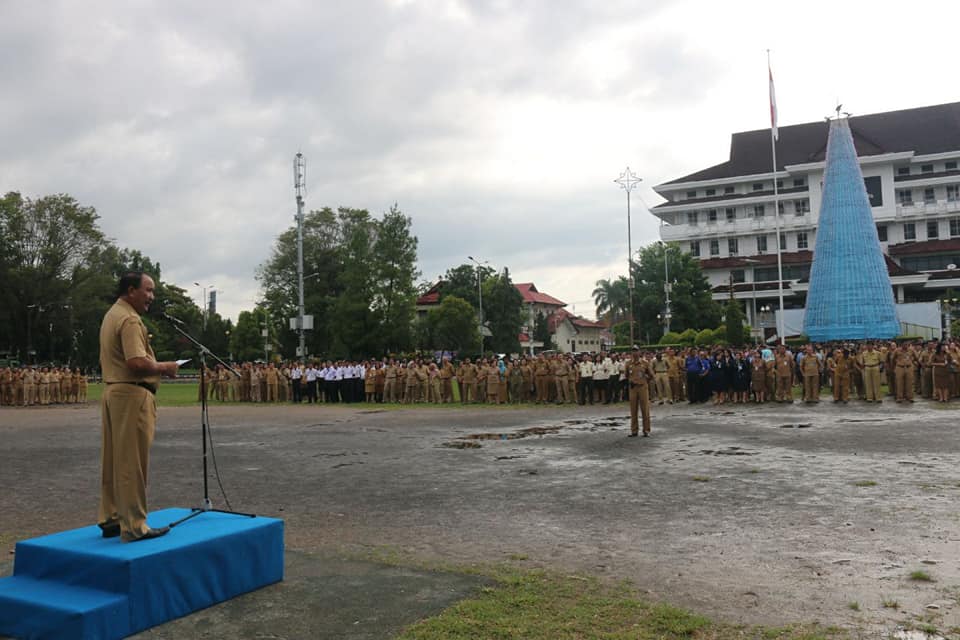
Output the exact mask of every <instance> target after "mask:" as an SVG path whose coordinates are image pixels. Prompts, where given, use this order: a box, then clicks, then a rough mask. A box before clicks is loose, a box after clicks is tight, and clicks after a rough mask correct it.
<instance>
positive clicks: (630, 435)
mask: <svg viewBox="0 0 960 640" xmlns="http://www.w3.org/2000/svg"><path fill="white" fill-rule="evenodd" d="M637 435H639V434H636V433H631V434H628V435H627V437H628V438H636V437H637Z"/></svg>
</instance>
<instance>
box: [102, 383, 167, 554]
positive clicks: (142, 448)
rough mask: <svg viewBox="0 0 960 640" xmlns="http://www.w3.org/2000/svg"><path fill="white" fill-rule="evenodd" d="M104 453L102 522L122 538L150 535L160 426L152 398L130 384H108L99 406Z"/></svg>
mask: <svg viewBox="0 0 960 640" xmlns="http://www.w3.org/2000/svg"><path fill="white" fill-rule="evenodd" d="M100 407H101V413H102V423H103V448H102V452H101V460H100V468H101V476H100V477H101V482H100V511H99V515H98V518H99V522H100V523H101V524H104V523H107V522H114V521H116V522H119V523H120V531H121V532H122V533H125V534H128V535H132V536H133V537H138V536H141V535H143V534H144V533H146V532H147V528H148V527H147V468H148V466H149V462H150V445H151V444H153V435H154V431H155V430H156V425H157V402H156V398H154V396H153V394H152V393H150V392H149V391H147V390H146V389H143V388H141V387H137V386H135V385H132V384H109V385H107V386H106V388H105V389H104V392H103V398H102V399H101V401H100Z"/></svg>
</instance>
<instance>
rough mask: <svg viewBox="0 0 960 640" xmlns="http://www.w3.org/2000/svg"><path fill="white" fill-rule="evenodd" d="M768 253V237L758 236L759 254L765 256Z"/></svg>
mask: <svg viewBox="0 0 960 640" xmlns="http://www.w3.org/2000/svg"><path fill="white" fill-rule="evenodd" d="M766 252H767V236H757V253H759V254H764V253H766Z"/></svg>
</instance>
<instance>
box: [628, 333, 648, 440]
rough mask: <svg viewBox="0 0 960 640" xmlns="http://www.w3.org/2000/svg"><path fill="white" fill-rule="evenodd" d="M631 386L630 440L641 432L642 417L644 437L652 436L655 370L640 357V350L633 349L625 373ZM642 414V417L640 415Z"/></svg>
mask: <svg viewBox="0 0 960 640" xmlns="http://www.w3.org/2000/svg"><path fill="white" fill-rule="evenodd" d="M623 374H624V376H625V377H626V380H627V384H628V385H629V395H630V435H629V436H628V437H630V438H636V437H637V432H638V431H639V430H640V424H639V422H640V420H639V417H640V415H642V416H643V437H644V438H646V437H647V436H649V435H650V395H649V392H650V382H651V381H652V380H653V369H651V368H650V363H649V362H647V361H646V360H644V359H642V358H641V357H640V350H639V349H637V348H636V347H634V348H633V355H632V356H631V357H630V360H629V361H628V362H627V364H626V367H625V368H624V371H623ZM638 414H640V415H638Z"/></svg>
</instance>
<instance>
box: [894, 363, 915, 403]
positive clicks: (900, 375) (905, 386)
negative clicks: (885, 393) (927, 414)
mask: <svg viewBox="0 0 960 640" xmlns="http://www.w3.org/2000/svg"><path fill="white" fill-rule="evenodd" d="M894 376H895V379H896V381H897V383H896V385H897V402H900V401H903V400H906V401H907V402H913V367H911V366H909V365H906V366H902V365H898V366H897V368H896V373H895V374H894Z"/></svg>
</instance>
